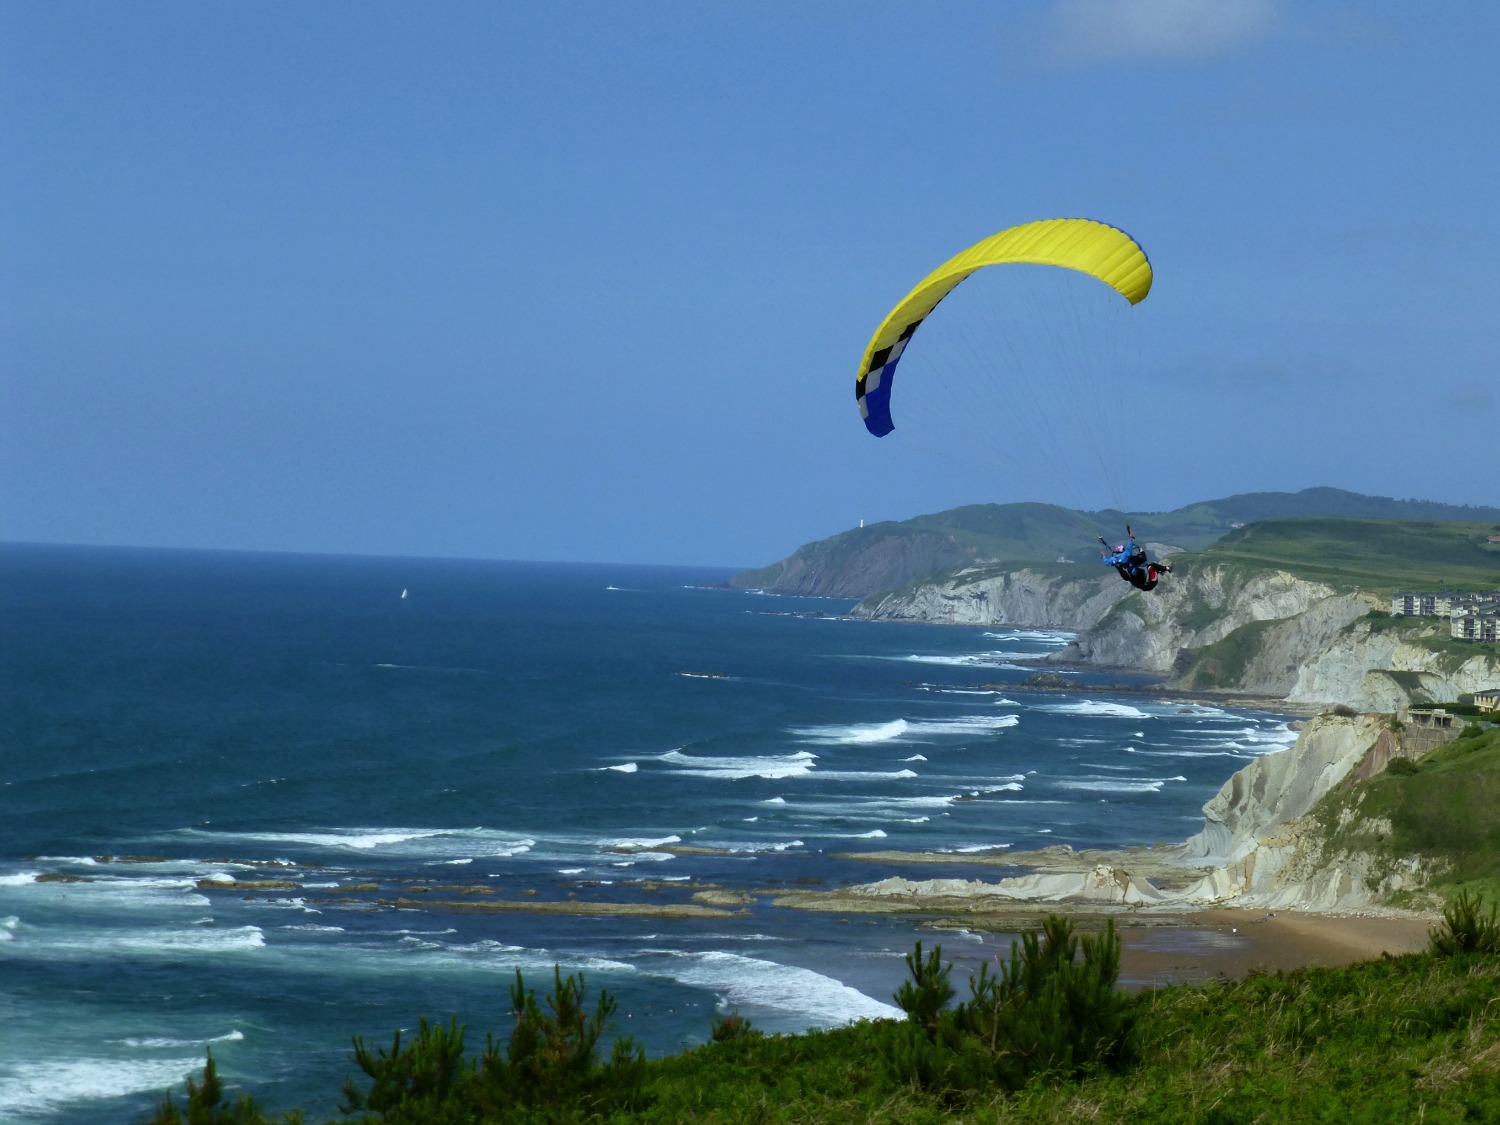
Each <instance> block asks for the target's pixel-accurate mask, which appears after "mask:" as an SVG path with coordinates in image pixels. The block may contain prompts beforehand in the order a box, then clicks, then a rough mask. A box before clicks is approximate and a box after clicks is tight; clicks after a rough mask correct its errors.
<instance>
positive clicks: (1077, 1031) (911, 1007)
mask: <svg viewBox="0 0 1500 1125" xmlns="http://www.w3.org/2000/svg"><path fill="white" fill-rule="evenodd" d="M940 955H941V947H939V948H938V949H936V950H934V951H933V953H932V955H930V956H929V957H927V958H925V959H924V958H923V956H922V948H921V944H920V943H918V945H917V948H916V951H915V952H914V953H913V954H912V955H910V956H908V957H907V959H906V962H907V966H908V968H909V969H910V970H911V973H912V980H911V981H909V982H907V983H906V984H904V985H903V986H902V988H901V989H900V991H898V992H897V993H896V1002H897V1004H898V1005H900V1006H901V1008H902V1009H903V1010H904V1011H905V1012H906V1013H907V1017H908V1020H909V1027H910V1032H909V1033H908V1034H907V1035H906V1036H905V1037H904V1038H902V1039H899V1040H897V1041H896V1042H895V1043H894V1044H893V1046H892V1047H891V1048H890V1050H889V1053H888V1058H889V1060H890V1062H891V1064H892V1065H893V1066H894V1067H895V1068H896V1070H897V1072H898V1073H899V1074H901V1075H902V1076H903V1077H904V1078H905V1079H906V1080H908V1081H910V1082H913V1083H915V1084H916V1085H919V1086H922V1087H925V1088H928V1089H933V1090H954V1091H956V1090H964V1089H978V1088H984V1087H988V1086H999V1087H1001V1088H1003V1089H1011V1090H1014V1089H1018V1088H1020V1087H1021V1086H1023V1085H1025V1083H1026V1082H1028V1081H1029V1080H1030V1079H1031V1078H1032V1077H1033V1076H1035V1075H1037V1074H1041V1073H1056V1074H1061V1075H1076V1074H1080V1073H1084V1072H1087V1071H1091V1070H1096V1069H1119V1068H1121V1067H1123V1066H1124V1065H1126V1064H1127V1063H1128V1062H1129V1061H1130V1059H1131V1057H1132V1053H1133V1052H1132V1033H1133V1027H1134V1017H1133V1016H1132V1015H1131V1014H1130V1004H1129V1001H1128V998H1127V997H1125V996H1123V995H1121V994H1119V993H1117V992H1116V991H1115V987H1114V986H1115V980H1116V978H1117V977H1118V975H1119V967H1120V938H1119V935H1118V934H1117V933H1116V932H1115V928H1114V923H1113V921H1111V922H1110V923H1109V924H1108V925H1107V926H1106V928H1105V931H1104V932H1103V933H1102V934H1099V935H1096V936H1086V937H1083V938H1082V939H1080V938H1079V937H1078V936H1077V935H1076V934H1075V933H1074V930H1073V925H1072V923H1071V922H1069V921H1067V920H1066V919H1063V918H1059V917H1057V916H1056V915H1053V916H1052V917H1049V918H1048V919H1047V920H1046V922H1044V923H1043V925H1042V929H1041V931H1040V932H1037V931H1029V932H1027V933H1025V934H1023V935H1022V936H1021V940H1020V941H1019V942H1017V943H1015V944H1013V945H1012V946H1011V953H1010V959H1009V961H1008V962H1001V963H1000V971H999V973H998V975H997V974H995V973H991V972H990V970H989V966H988V965H981V966H980V970H979V973H978V975H977V976H974V977H971V978H970V979H969V999H968V1000H966V1001H965V1002H963V1003H962V1004H959V1005H958V1006H957V1007H956V1008H952V1009H946V1010H943V1006H944V1005H945V1004H946V1002H947V999H948V998H950V997H951V996H952V994H953V990H952V988H951V986H949V985H948V982H947V977H948V972H949V971H950V970H951V968H952V966H951V965H950V966H942V967H940V966H939V963H938V962H939V959H940ZM918 1028H920V1033H918V1032H917V1029H918Z"/></svg>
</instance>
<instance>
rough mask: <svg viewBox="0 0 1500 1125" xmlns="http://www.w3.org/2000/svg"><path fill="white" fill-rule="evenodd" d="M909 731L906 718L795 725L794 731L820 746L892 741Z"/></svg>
mask: <svg viewBox="0 0 1500 1125" xmlns="http://www.w3.org/2000/svg"><path fill="white" fill-rule="evenodd" d="M906 731H907V722H906V720H905V719H893V720H891V721H890V722H887V723H853V724H849V725H836V726H823V727H793V728H792V733H793V734H795V735H797V736H798V737H800V738H802V739H804V740H805V741H807V742H812V743H816V744H818V745H820V746H861V745H864V744H866V743H875V742H890V741H891V740H893V739H897V738H900V737H901V736H902V735H903V734H905V733H906Z"/></svg>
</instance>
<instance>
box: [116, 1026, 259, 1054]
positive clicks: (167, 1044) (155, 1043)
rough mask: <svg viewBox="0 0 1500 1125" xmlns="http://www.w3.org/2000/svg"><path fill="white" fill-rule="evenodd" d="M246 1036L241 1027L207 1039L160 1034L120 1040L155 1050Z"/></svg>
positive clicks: (229, 1041) (199, 1044)
mask: <svg viewBox="0 0 1500 1125" xmlns="http://www.w3.org/2000/svg"><path fill="white" fill-rule="evenodd" d="M243 1038H245V1033H244V1032H243V1031H241V1030H239V1028H235V1029H234V1030H233V1031H226V1032H225V1033H224V1034H223V1035H215V1036H212V1037H210V1038H207V1039H168V1038H164V1037H159V1036H146V1037H143V1038H130V1039H121V1040H118V1042H120V1043H123V1044H125V1046H127V1047H149V1048H151V1049H153V1050H160V1049H168V1048H174V1047H203V1046H206V1045H207V1044H209V1043H237V1042H239V1041H240V1040H241V1039H243Z"/></svg>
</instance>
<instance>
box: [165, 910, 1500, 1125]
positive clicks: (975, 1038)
mask: <svg viewBox="0 0 1500 1125" xmlns="http://www.w3.org/2000/svg"><path fill="white" fill-rule="evenodd" d="M1459 928H1460V929H1462V926H1460V927H1459ZM1031 938H1032V941H1031V943H1028V942H1026V941H1025V940H1024V939H1023V941H1022V943H1021V944H1020V946H1019V947H1018V948H1016V949H1015V950H1013V951H1012V953H1011V956H1010V958H1009V960H1008V961H1006V962H1004V963H1002V965H1001V966H1000V971H999V972H998V974H992V973H990V972H989V971H988V970H986V972H985V973H983V974H981V976H980V977H977V978H975V979H974V980H973V981H971V982H970V986H969V996H968V998H967V999H966V1000H965V1001H964V1002H963V1003H962V1004H959V1005H957V1006H950V1005H951V1002H952V1000H953V998H954V993H953V990H952V988H951V986H949V985H948V984H947V977H948V973H949V969H948V968H947V967H946V966H944V965H943V964H942V961H941V955H940V953H939V952H937V951H933V953H932V954H930V955H929V954H925V953H924V952H923V951H921V950H918V951H917V952H916V953H915V954H914V955H913V956H912V957H910V958H908V966H910V967H912V974H911V979H910V980H909V981H908V982H907V983H906V984H904V985H903V986H902V989H901V991H900V992H899V993H898V1000H902V998H903V997H904V1000H902V1007H903V1009H905V1010H906V1011H907V1013H908V1016H907V1018H906V1019H905V1020H880V1021H874V1022H870V1021H861V1022H859V1023H855V1024H851V1025H848V1026H845V1027H838V1028H832V1029H829V1030H826V1031H810V1032H806V1033H804V1034H800V1035H761V1034H759V1033H757V1032H755V1031H753V1030H752V1029H750V1028H748V1026H746V1025H745V1024H744V1021H743V1020H741V1019H738V1018H734V1017H726V1018H724V1019H720V1020H718V1021H716V1023H717V1024H718V1025H720V1026H723V1025H727V1027H725V1029H724V1030H723V1031H721V1032H720V1033H719V1034H718V1035H716V1036H715V1037H714V1039H713V1041H710V1042H707V1043H705V1044H704V1045H703V1046H701V1047H699V1048H696V1049H694V1050H690V1051H685V1052H683V1053H681V1054H676V1055H671V1056H668V1057H665V1058H660V1059H653V1060H649V1061H644V1062H643V1061H641V1060H640V1059H639V1055H638V1053H637V1054H636V1055H635V1056H634V1061H633V1062H631V1063H629V1064H628V1065H627V1066H625V1067H623V1068H616V1067H614V1066H613V1065H612V1064H611V1063H605V1064H602V1065H601V1064H599V1063H597V1062H591V1063H590V1064H589V1066H588V1068H587V1070H585V1071H582V1072H579V1071H576V1070H574V1069H573V1067H574V1066H576V1065H577V1060H578V1059H579V1057H580V1051H581V1048H582V1045H583V1043H584V1042H586V1041H588V1040H589V1039H590V1038H591V1037H592V1038H593V1039H594V1041H595V1042H598V1041H602V1040H601V1039H600V1038H599V1037H597V1036H594V1035H593V1032H594V1029H595V1028H596V1027H603V1021H602V1020H601V1019H599V1017H600V1015H601V1012H602V1013H603V1016H604V1017H605V1019H607V1017H608V1015H609V1011H610V1010H612V1009H611V1008H610V1007H609V1006H608V1005H605V1006H604V1007H603V1008H601V1007H600V1006H598V1005H595V1006H594V1007H593V1008H592V1009H588V1008H586V1006H585V1005H584V1003H583V996H582V982H581V981H580V982H577V985H578V992H577V994H576V995H575V996H574V997H573V998H572V999H569V1000H565V1001H564V1002H563V1003H562V1004H560V1005H554V1004H553V1002H552V1001H553V1000H555V999H556V998H557V993H556V992H554V995H553V997H550V998H549V999H548V1001H547V1002H546V1003H543V1004H540V1005H536V1007H535V1012H534V1015H527V1014H525V1012H526V1010H527V1006H526V1005H525V1003H524V1001H523V1003H522V1004H521V1005H519V1008H520V1009H521V1010H519V1011H518V1012H517V1023H518V1025H519V1024H520V1023H521V1022H523V1021H524V1022H530V1021H532V1020H534V1019H535V1020H540V1021H541V1023H542V1025H544V1026H540V1027H536V1028H534V1030H535V1031H536V1033H537V1034H536V1035H535V1036H532V1035H531V1032H528V1033H527V1034H526V1035H525V1036H523V1043H524V1041H525V1040H526V1039H527V1038H528V1037H530V1041H531V1042H533V1043H536V1044H537V1045H538V1046H537V1049H536V1050H534V1051H533V1050H529V1049H528V1050H523V1051H520V1052H519V1053H518V1055H517V1059H520V1058H530V1059H532V1060H533V1061H537V1060H539V1059H541V1058H546V1059H547V1060H549V1061H547V1062H545V1063H540V1069H535V1070H531V1071H529V1072H527V1073H529V1074H531V1075H532V1076H533V1079H532V1080H534V1081H536V1082H538V1083H539V1084H541V1085H543V1086H546V1087H549V1089H547V1090H542V1089H538V1090H536V1091H535V1092H534V1093H527V1092H526V1091H524V1090H523V1091H517V1090H515V1089H514V1088H512V1087H509V1086H508V1085H507V1083H509V1082H512V1081H515V1080H517V1077H518V1073H519V1072H514V1073H512V1075H511V1076H510V1077H509V1078H506V1079H498V1080H494V1081H495V1083H496V1085H495V1086H494V1087H493V1088H490V1089H491V1093H492V1094H493V1093H494V1091H495V1090H498V1091H499V1092H500V1093H501V1094H505V1091H506V1090H507V1089H509V1090H510V1093H509V1094H508V1095H506V1096H505V1097H500V1098H497V1099H496V1100H495V1101H492V1102H488V1103H483V1104H481V1102H479V1101H478V1100H468V1099H469V1098H470V1097H471V1096H472V1097H473V1098H475V1099H477V1098H478V1097H479V1096H480V1095H481V1093H482V1092H483V1091H484V1090H485V1089H486V1087H485V1086H484V1084H483V1082H482V1080H481V1076H480V1074H479V1069H480V1068H479V1067H478V1065H477V1060H476V1061H475V1062H473V1063H471V1062H460V1061H459V1060H460V1059H461V1058H462V1051H461V1050H455V1047H457V1046H458V1045H459V1040H458V1038H457V1036H458V1034H459V1033H461V1032H462V1028H460V1027H458V1026H457V1025H455V1024H453V1023H451V1022H450V1023H449V1024H448V1025H446V1026H443V1025H438V1026H431V1025H429V1026H428V1028H427V1032H426V1039H427V1047H426V1049H425V1050H423V1051H420V1052H416V1053H415V1054H413V1053H412V1052H413V1048H415V1047H416V1045H417V1043H418V1042H420V1041H422V1039H423V1033H422V1031H421V1030H420V1028H419V1030H418V1033H417V1035H416V1037H415V1038H414V1039H413V1041H412V1042H411V1043H407V1042H405V1041H402V1042H400V1043H399V1044H395V1043H393V1045H392V1050H390V1051H386V1052H374V1053H373V1054H372V1055H370V1056H369V1060H370V1061H371V1062H372V1064H373V1067H374V1069H375V1070H376V1072H377V1074H375V1075H372V1074H371V1073H370V1072H369V1070H366V1069H365V1068H363V1067H361V1073H362V1075H363V1077H362V1084H361V1085H360V1086H358V1087H357V1091H358V1092H359V1093H360V1094H361V1096H363V1097H365V1098H366V1099H369V1098H370V1096H371V1095H372V1094H374V1091H375V1088H376V1087H377V1085H379V1086H380V1087H381V1088H382V1089H383V1090H386V1091H389V1092H391V1094H392V1095H393V1097H392V1104H390V1105H389V1106H387V1107H386V1108H384V1109H375V1108H373V1107H372V1106H369V1105H367V1106H366V1108H364V1109H357V1110H355V1113H356V1114H357V1115H358V1116H357V1117H356V1118H354V1120H356V1121H358V1122H363V1123H374V1122H403V1123H408V1125H415V1123H417V1122H421V1123H422V1125H456V1123H458V1122H464V1123H465V1125H499V1123H501V1122H504V1123H507V1125H510V1123H514V1122H522V1123H526V1122H531V1123H542V1122H548V1123H552V1122H557V1123H563V1122H584V1121H589V1122H613V1123H618V1125H625V1123H639V1125H667V1123H677V1122H683V1123H686V1122H692V1123H693V1125H741V1123H744V1122H759V1123H764V1125H793V1123H809V1122H818V1123H820V1125H823V1123H827V1125H870V1123H877V1125H896V1123H898V1122H899V1123H902V1125H1001V1123H1004V1125H1041V1123H1046V1125H1053V1123H1056V1122H1125V1121H1128V1122H1131V1123H1132V1125H1151V1123H1155V1122H1163V1123H1166V1122H1173V1123H1175V1122H1204V1123H1208V1122H1213V1123H1220V1125H1223V1123H1232V1122H1244V1123H1247V1125H1248V1123H1251V1122H1264V1123H1280V1122H1303V1121H1311V1122H1319V1121H1326V1122H1339V1123H1343V1122H1351V1121H1352V1122H1371V1123H1375V1122H1394V1121H1422V1122H1424V1123H1438V1122H1473V1121H1500V1001H1497V1000H1496V997H1500V956H1497V955H1490V954H1485V953H1481V952H1468V953H1464V952H1455V953H1452V954H1448V955H1443V956H1438V955H1435V954H1432V953H1422V954H1412V955H1409V956H1404V957H1385V958H1382V959H1380V960H1378V961H1371V962H1366V963H1364V964H1358V965H1352V966H1349V967H1348V968H1343V969H1322V968H1313V969H1304V970H1299V971H1296V972H1289V973H1276V974H1255V975H1252V976H1250V977H1249V978H1248V979H1246V980H1243V981H1220V982H1217V983H1212V984H1206V985H1173V986H1169V987H1166V988H1160V989H1155V990H1152V991H1148V992H1142V993H1138V994H1135V995H1128V996H1127V995H1123V994H1116V993H1114V992H1113V990H1110V992H1109V997H1110V999H1109V1003H1108V1005H1107V1006H1105V1007H1099V1008H1095V1007H1084V1008H1077V1009H1070V1008H1069V1005H1068V1004H1061V1003H1058V1004H1057V1010H1064V1011H1071V1012H1072V1013H1073V1014H1071V1015H1069V1016H1068V1017H1067V1020H1066V1021H1065V1022H1064V1023H1063V1024H1062V1025H1053V1024H1041V1023H1040V1021H1038V1022H1033V1021H1032V1020H1031V1016H1034V1015H1035V1014H1036V1013H1037V1012H1039V1011H1041V1010H1044V1007H1045V1008H1046V1009H1050V1008H1052V1007H1053V1006H1054V1004H1055V1003H1056V1002H1059V1001H1060V1000H1061V998H1062V997H1071V998H1072V999H1073V1000H1074V1001H1083V1000H1086V999H1087V998H1089V997H1090V996H1093V997H1095V998H1097V997H1098V995H1099V993H1098V992H1096V991H1095V989H1096V988H1098V987H1102V984H1103V981H1104V979H1105V977H1107V976H1109V974H1108V973H1105V972H1103V971H1101V970H1103V969H1104V968H1105V967H1106V966H1107V965H1108V963H1109V961H1110V956H1109V952H1110V947H1111V946H1113V945H1115V940H1114V938H1113V935H1112V934H1111V933H1110V932H1109V931H1108V930H1106V931H1105V933H1104V934H1103V935H1100V936H1098V937H1094V938H1089V937H1084V938H1082V939H1078V940H1077V942H1076V945H1072V941H1071V940H1070V939H1072V938H1073V935H1072V934H1071V932H1064V931H1063V930H1060V929H1058V928H1056V927H1054V928H1053V929H1052V931H1051V933H1050V934H1049V933H1048V931H1047V930H1046V929H1045V928H1044V930H1043V931H1042V932H1041V933H1039V934H1033V935H1031ZM1070 946H1072V949H1073V952H1071V953H1070V952H1068V951H1069V948H1070ZM1090 948H1093V949H1094V953H1093V959H1094V960H1093V967H1092V968H1091V967H1090V962H1089V956H1090V955H1089V952H1088V951H1089V949H1090ZM1064 964H1067V965H1069V966H1071V968H1066V969H1065V968H1062V966H1063V965H1064ZM554 979H555V981H556V982H557V985H558V986H559V987H561V986H562V984H563V983H564V982H565V981H570V980H571V979H572V978H561V977H557V976H555V978H554ZM1049 982H1050V983H1049ZM1059 982H1069V983H1068V984H1067V987H1064V986H1063V984H1062V983H1059ZM514 1001H515V993H514V990H513V992H512V1002H513V1004H512V1006H513V1007H517V1005H516V1004H515V1002H514ZM590 1012H591V1014H590ZM961 1013H964V1014H961ZM568 1028H571V1029H572V1030H571V1031H569V1030H567V1029H568ZM929 1028H931V1029H932V1035H929ZM1001 1028H1004V1029H1008V1030H1007V1031H1006V1035H1007V1036H1008V1037H1009V1043H1010V1045H1009V1046H1008V1047H1001V1046H1000V1044H1001V1041H1002V1036H1001V1035H1000V1033H999V1030H998V1029H1001ZM1028 1028H1030V1029H1031V1030H1030V1031H1028V1030H1027V1029H1028ZM1063 1028H1066V1029H1070V1030H1067V1031H1064V1030H1062V1029H1063ZM990 1031H995V1032H996V1034H995V1035H994V1037H993V1038H989V1037H988V1033H989V1032H990ZM1018 1032H1019V1034H1018ZM605 1034H607V1031H606V1032H605ZM945 1036H947V1037H948V1038H947V1039H946V1040H945V1038H944V1037H945ZM512 1041H513V1042H514V1036H512ZM549 1043H550V1044H551V1046H550V1047H549V1046H546V1045H547V1044H549ZM913 1043H918V1044H926V1047H925V1048H919V1049H922V1050H930V1051H931V1052H933V1053H934V1054H933V1055H932V1056H929V1059H928V1061H929V1062H931V1063H932V1066H933V1069H930V1070H929V1071H927V1072H926V1073H927V1076H928V1078H927V1080H925V1081H924V1079H923V1077H922V1074H921V1073H918V1072H917V1071H916V1070H915V1069H913V1068H912V1067H911V1066H910V1059H909V1057H907V1058H906V1061H905V1062H903V1061H902V1060H903V1057H904V1056H903V1052H905V1051H907V1050H908V1049H909V1048H910V1047H911V1045H912V1044H913ZM955 1043H956V1044H957V1047H955V1046H954V1044H955ZM1070 1045H1071V1046H1070ZM997 1047H998V1048H999V1049H995V1048H997ZM489 1054H490V1055H491V1057H492V1059H494V1060H495V1062H496V1065H500V1064H503V1065H505V1066H509V1065H510V1064H511V1056H510V1054H509V1053H507V1052H505V1051H501V1050H500V1049H499V1048H497V1047H494V1046H493V1045H491V1050H490V1051H489ZM398 1058H405V1059H406V1062H405V1063H403V1064H401V1065H400V1066H398V1067H396V1068H394V1069H392V1070H389V1071H383V1070H382V1067H383V1066H384V1065H385V1063H384V1062H382V1060H392V1059H398ZM1132 1059H1133V1060H1134V1061H1133V1062H1132V1061H1131V1060H1132ZM567 1060H573V1061H572V1062H568V1061H567ZM1126 1063H1130V1065H1125V1064H1126ZM1016 1067H1021V1068H1024V1069H1025V1070H1026V1071H1028V1072H1029V1074H1030V1077H1028V1078H1026V1079H1025V1080H1024V1081H1022V1082H1020V1084H1019V1085H1014V1083H1015V1082H1016V1081H1018V1075H1017V1074H1016V1073H1015V1072H1014V1071H1013V1070H1011V1069H1010V1068H1016ZM523 1070H524V1068H523ZM382 1073H383V1074H385V1081H384V1084H383V1085H381V1082H380V1079H379V1078H378V1077H377V1075H379V1074H382ZM549 1075H551V1076H558V1075H561V1076H562V1077H561V1079H560V1080H559V1081H554V1079H553V1078H552V1077H546V1076H549ZM215 1084H217V1078H216V1077H215ZM208 1085H209V1083H208V1082H207V1080H206V1076H205V1081H204V1082H203V1083H202V1084H199V1083H189V1089H190V1091H193V1090H197V1091H200V1095H199V1096H198V1098H197V1101H196V1103H195V1104H196V1105H197V1107H198V1108H199V1109H200V1110H201V1111H202V1112H204V1113H205V1114H211V1113H218V1114H220V1115H219V1116H211V1115H209V1116H193V1114H192V1112H191V1111H190V1112H189V1114H188V1115H187V1116H186V1117H184V1116H182V1114H181V1113H180V1112H179V1111H177V1110H176V1109H175V1107H174V1109H173V1112H174V1113H177V1114H178V1115H177V1116H175V1117H160V1118H158V1119H157V1121H158V1122H159V1123H164V1125H270V1121H269V1119H267V1118H265V1117H263V1116H260V1115H259V1111H257V1110H255V1109H254V1106H253V1104H252V1103H250V1102H249V1099H248V1098H246V1097H244V1096H243V1095H239V1096H238V1097H237V1098H236V1100H235V1102H234V1103H233V1104H232V1105H227V1106H226V1105H223V1104H222V1102H223V1098H222V1090H220V1091H219V1092H218V1093H216V1094H215V1095H214V1098H213V1102H214V1104H213V1105H210V1104H209V1101H210V1099H208V1098H207V1097H206V1094H204V1093H202V1092H203V1091H206V1088H207V1086H208ZM444 1091H446V1093H444ZM570 1091H571V1092H570ZM487 1096H488V1095H487ZM507 1098H509V1100H508V1101H507V1100H506V1099H507ZM189 1102H190V1103H194V1097H193V1096H192V1094H191V1093H190V1097H189ZM236 1106H240V1107H243V1108H241V1109H236V1108H235V1107H236ZM234 1113H241V1114H242V1116H238V1117H237V1116H232V1114H234ZM245 1113H248V1114H252V1116H244V1115H243V1114H245ZM278 1120H283V1121H286V1122H294V1121H296V1120H297V1119H296V1118H295V1117H292V1118H285V1119H278ZM343 1120H345V1121H348V1120H349V1118H345V1119H343Z"/></svg>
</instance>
